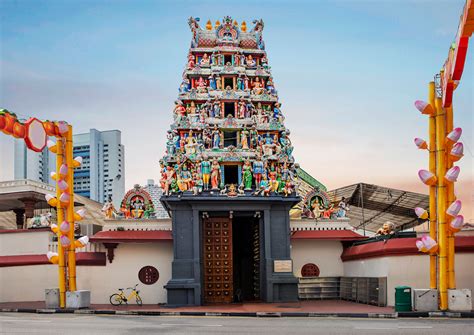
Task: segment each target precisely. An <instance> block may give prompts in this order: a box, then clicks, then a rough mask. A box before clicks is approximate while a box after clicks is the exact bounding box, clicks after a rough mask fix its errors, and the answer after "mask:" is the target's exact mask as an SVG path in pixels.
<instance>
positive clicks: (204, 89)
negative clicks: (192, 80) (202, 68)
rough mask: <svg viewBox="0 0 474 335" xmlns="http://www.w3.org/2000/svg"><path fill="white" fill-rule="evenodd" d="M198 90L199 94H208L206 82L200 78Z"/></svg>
mask: <svg viewBox="0 0 474 335" xmlns="http://www.w3.org/2000/svg"><path fill="white" fill-rule="evenodd" d="M196 89H197V91H198V93H206V92H207V86H206V81H205V80H204V79H203V78H202V77H199V79H198V81H197V83H196Z"/></svg>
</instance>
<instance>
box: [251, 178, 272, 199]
mask: <svg viewBox="0 0 474 335" xmlns="http://www.w3.org/2000/svg"><path fill="white" fill-rule="evenodd" d="M271 190H272V187H271V185H270V183H269V182H268V178H267V176H266V175H265V174H264V175H263V176H262V180H261V181H260V184H259V187H258V189H257V191H255V195H262V196H269V195H270V192H271Z"/></svg>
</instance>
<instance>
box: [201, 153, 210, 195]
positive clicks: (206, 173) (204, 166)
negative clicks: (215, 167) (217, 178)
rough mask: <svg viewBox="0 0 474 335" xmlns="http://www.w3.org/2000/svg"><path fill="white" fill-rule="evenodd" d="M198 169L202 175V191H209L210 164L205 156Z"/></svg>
mask: <svg viewBox="0 0 474 335" xmlns="http://www.w3.org/2000/svg"><path fill="white" fill-rule="evenodd" d="M200 169H201V175H202V181H203V184H204V189H205V190H208V189H209V180H210V177H211V162H209V160H208V159H207V157H206V156H204V157H203V160H202V162H200Z"/></svg>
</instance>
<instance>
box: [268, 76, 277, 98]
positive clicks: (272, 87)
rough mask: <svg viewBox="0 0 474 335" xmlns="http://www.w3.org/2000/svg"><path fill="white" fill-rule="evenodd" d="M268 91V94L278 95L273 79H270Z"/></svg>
mask: <svg viewBox="0 0 474 335" xmlns="http://www.w3.org/2000/svg"><path fill="white" fill-rule="evenodd" d="M266 89H267V92H268V94H271V95H277V91H276V90H275V85H274V84H273V78H272V77H270V78H268V80H267V86H266Z"/></svg>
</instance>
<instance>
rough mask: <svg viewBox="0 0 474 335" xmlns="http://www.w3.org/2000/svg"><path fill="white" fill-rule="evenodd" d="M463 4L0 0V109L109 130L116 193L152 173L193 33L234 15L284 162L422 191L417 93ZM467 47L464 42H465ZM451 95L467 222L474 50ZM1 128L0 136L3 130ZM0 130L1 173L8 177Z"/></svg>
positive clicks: (336, 179)
mask: <svg viewBox="0 0 474 335" xmlns="http://www.w3.org/2000/svg"><path fill="white" fill-rule="evenodd" d="M463 6H464V1H463V0H445V1H442V0H433V1H428V0H418V1H408V0H399V1H395V0H381V1H375V0H371V1H359V0H352V1H350V0H346V1H244V0H240V1H237V2H236V1H233V2H226V1H219V2H217V1H204V0H202V1H144V0H135V1H131V0H130V1H122V0H116V1H106V0H103V1H98V0H95V1H91V0H81V1H71V0H64V1H59V0H54V1H36V0H32V1H30V0H21V1H12V0H3V1H1V2H0V34H1V35H0V36H1V39H0V107H2V108H7V109H9V110H12V111H13V112H15V113H17V114H19V115H20V116H21V117H28V116H36V117H38V118H42V119H64V120H66V121H68V122H69V123H71V124H72V125H73V127H74V131H75V132H76V133H81V132H87V131H88V130H89V129H90V128H96V129H98V130H109V129H119V130H121V131H122V143H123V144H124V145H125V157H126V158H125V170H126V172H125V181H126V188H131V187H132V186H133V185H134V184H136V183H139V184H145V182H146V180H147V179H150V178H151V179H155V180H156V181H157V180H158V179H159V169H158V160H159V159H160V158H161V156H162V155H163V154H164V151H165V141H166V130H167V129H169V125H170V124H171V122H172V108H173V102H174V101H175V100H176V98H177V96H178V86H179V84H180V79H181V73H182V71H183V69H184V66H185V63H186V56H187V51H188V48H189V46H190V40H191V32H190V30H189V27H188V24H187V19H188V18H189V17H190V16H194V17H199V18H200V19H201V24H202V25H205V22H207V20H208V19H211V20H212V22H215V21H216V20H222V18H223V17H224V16H226V15H230V16H232V17H233V18H234V19H236V20H237V21H238V22H239V23H240V22H241V21H242V20H245V21H246V22H247V24H248V26H250V27H252V26H253V25H252V24H251V22H252V21H253V20H254V19H259V18H262V19H263V20H264V22H265V28H264V32H263V38H264V40H265V44H266V51H267V54H268V59H269V65H270V66H271V68H272V72H273V78H274V82H275V86H276V89H277V90H278V93H279V97H280V101H281V103H282V111H283V113H284V114H285V117H286V120H285V123H286V127H287V128H289V129H290V130H291V140H292V142H293V145H294V147H295V150H294V153H293V154H294V156H295V158H296V161H297V162H298V163H300V165H301V166H302V168H303V169H305V170H306V171H308V172H309V173H310V174H311V175H313V176H314V177H315V178H317V179H318V180H320V181H321V182H322V183H323V184H325V185H326V186H327V187H328V189H334V188H337V187H341V186H345V185H349V184H354V183H358V182H366V183H371V184H377V185H383V186H388V187H395V188H400V189H405V190H410V191H416V192H421V193H427V188H426V186H425V185H423V184H422V183H421V182H420V181H419V180H418V176H417V171H418V170H419V169H420V168H427V167H428V157H427V152H423V151H419V150H417V149H416V147H415V145H414V144H413V138H414V137H422V138H425V139H426V138H427V131H428V120H427V118H426V117H425V116H423V115H421V114H419V112H418V111H417V110H416V109H415V108H414V107H413V102H414V101H415V100H418V99H421V100H426V99H427V94H428V82H429V81H431V80H432V79H433V76H434V75H435V74H436V73H437V72H439V70H440V69H441V67H442V64H443V63H444V61H445V59H446V57H447V54H448V48H449V46H450V44H451V43H452V42H453V39H454V37H455V35H456V31H457V28H458V22H459V16H460V14H461V11H462V8H463ZM473 43H474V42H472V41H471V44H473ZM473 52H474V51H473V50H472V48H471V50H470V51H469V53H468V56H467V58H468V59H467V61H466V66H465V70H464V74H463V78H462V81H461V84H460V86H459V87H458V89H457V90H456V92H455V95H454V105H453V106H454V115H455V116H454V120H455V126H460V127H462V128H463V130H464V133H463V137H462V139H461V140H462V141H463V142H464V144H465V157H464V158H463V160H462V161H461V162H460V163H459V164H458V165H459V166H460V167H461V176H460V178H459V182H458V183H457V185H456V188H457V191H456V192H457V196H458V197H459V198H460V199H461V200H463V202H464V205H465V207H464V210H463V214H464V215H465V217H466V219H467V220H468V221H470V222H474V219H473V218H474V216H473V207H474V206H473V205H472V203H473V202H474V193H473V192H474V173H473V165H472V162H473V154H472V153H473V150H474V144H473V136H472V133H473V128H474V122H473V110H474V101H473V93H474V92H473V88H474V57H473ZM0 135H1V134H0ZM12 152H13V139H11V138H8V137H7V136H0V154H1V155H0V180H2V179H3V180H8V179H12V178H13V163H12Z"/></svg>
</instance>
